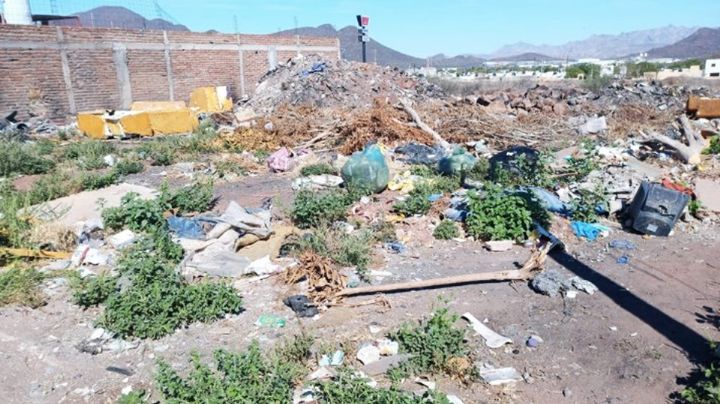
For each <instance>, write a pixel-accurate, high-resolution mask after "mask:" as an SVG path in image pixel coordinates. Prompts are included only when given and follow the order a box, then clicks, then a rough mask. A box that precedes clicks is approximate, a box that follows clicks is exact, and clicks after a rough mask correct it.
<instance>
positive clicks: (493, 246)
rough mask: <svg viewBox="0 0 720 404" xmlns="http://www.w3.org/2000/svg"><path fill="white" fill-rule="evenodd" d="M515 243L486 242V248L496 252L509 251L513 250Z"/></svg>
mask: <svg viewBox="0 0 720 404" xmlns="http://www.w3.org/2000/svg"><path fill="white" fill-rule="evenodd" d="M513 245H515V242H514V241H513V240H498V241H486V242H485V247H487V249H488V250H490V251H494V252H501V251H509V250H511V249H512V247H513Z"/></svg>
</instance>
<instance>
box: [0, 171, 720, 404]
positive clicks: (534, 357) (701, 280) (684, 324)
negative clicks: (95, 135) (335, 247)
mask: <svg viewBox="0 0 720 404" xmlns="http://www.w3.org/2000/svg"><path fill="white" fill-rule="evenodd" d="M291 179H292V176H290V175H288V174H282V175H278V174H263V175H259V176H255V177H245V178H243V179H242V180H240V181H237V182H232V183H220V184H217V186H216V194H217V195H218V196H219V197H220V200H219V203H218V206H217V209H222V207H223V206H224V205H225V204H227V203H228V202H229V201H230V200H236V201H238V202H239V203H241V204H244V205H246V206H253V205H257V204H258V203H259V202H260V200H262V198H264V197H268V196H270V197H272V196H278V198H276V201H277V202H276V209H278V210H282V209H283V205H284V206H289V203H290V198H291V192H290V186H289V184H290V181H291ZM133 182H136V183H143V182H145V183H147V182H146V181H144V180H141V179H140V178H137V179H136V180H135V181H133ZM151 182H152V181H151ZM419 228H420V227H417V226H416V227H413V228H412V229H414V230H417V229H419ZM405 230H411V229H410V228H408V229H405ZM427 232H428V233H430V230H427ZM615 239H625V240H630V241H632V242H633V243H635V245H636V246H637V248H636V249H634V250H631V251H619V250H616V249H612V248H609V247H608V243H609V242H610V241H612V240H615ZM564 241H565V242H566V243H567V250H566V251H564V252H563V251H560V250H556V251H555V252H554V253H553V254H552V256H551V258H550V259H549V260H548V262H547V265H546V267H547V268H548V269H556V270H557V271H559V272H560V273H562V274H563V275H566V276H568V277H570V276H574V275H578V276H580V277H582V278H584V279H587V280H590V281H592V282H593V283H594V284H595V285H596V286H598V287H599V289H600V291H599V292H597V293H595V294H594V295H587V294H585V293H582V292H580V293H579V294H578V295H577V297H576V298H575V299H564V298H562V297H560V296H558V297H548V296H544V295H540V294H538V293H536V292H534V291H533V290H532V289H531V288H530V287H529V286H528V285H527V284H526V283H524V282H518V283H514V284H512V283H508V282H497V283H486V284H474V285H463V286H457V287H448V288H438V289H432V290H419V291H410V292H404V293H397V294H389V295H386V296H385V298H386V299H387V301H388V302H389V303H390V306H391V307H390V309H389V310H387V309H383V307H381V306H379V305H364V306H359V307H350V306H351V305H352V304H353V303H360V302H364V301H367V300H368V299H369V298H371V297H369V296H358V297H353V298H349V299H347V300H346V301H345V306H343V307H332V308H330V309H329V310H328V311H326V312H324V313H322V314H321V315H320V316H319V318H317V319H298V318H295V316H294V314H293V313H292V311H291V310H290V309H288V308H287V307H285V306H284V305H283V304H282V302H281V300H282V297H284V296H286V295H288V294H290V293H291V292H292V290H291V289H289V288H288V287H287V286H285V285H282V284H281V283H280V282H279V280H277V279H275V278H273V277H271V278H268V279H264V280H260V281H257V282H253V283H249V282H245V283H242V284H241V287H240V292H241V294H242V296H243V299H244V307H245V311H244V312H243V313H241V314H239V315H233V316H228V317H227V318H225V319H223V320H220V321H217V322H215V323H211V324H194V325H192V326H190V327H189V328H187V329H182V330H178V331H176V332H175V333H174V334H172V335H170V336H167V337H165V338H162V339H160V340H157V341H149V340H148V341H142V342H141V343H140V345H139V347H138V348H136V349H131V350H127V351H124V352H121V353H112V352H104V353H101V354H99V355H95V356H92V355H90V354H87V353H82V352H80V351H79V350H78V349H77V348H76V346H77V345H78V343H80V342H81V341H82V340H83V339H86V338H88V337H89V336H90V334H91V333H92V331H93V328H94V327H93V320H94V319H95V318H96V317H97V315H98V313H99V310H98V309H94V310H82V309H81V308H80V307H78V306H76V305H74V304H72V303H70V297H69V292H68V287H67V285H66V284H65V283H64V282H62V281H60V280H55V281H49V282H48V284H47V285H45V288H44V289H45V291H46V293H47V294H48V304H47V305H46V306H43V307H41V308H39V309H35V310H32V309H27V308H19V307H5V308H2V309H0V324H2V328H0V358H1V362H2V367H1V368H0V394H1V395H2V397H3V402H7V403H60V402H62V403H76V402H80V403H82V402H90V403H105V402H114V401H115V400H116V399H117V397H118V396H119V395H120V394H121V390H122V389H123V388H126V387H127V386H131V387H132V388H133V389H135V390H138V389H149V390H152V380H153V374H154V370H155V363H156V361H157V360H158V359H160V358H162V359H164V360H166V361H168V362H169V363H170V364H171V365H172V366H173V367H175V368H177V369H187V366H188V359H189V354H190V353H191V352H199V353H201V354H202V355H203V356H204V358H206V359H207V358H209V355H210V353H211V352H212V351H213V350H214V349H216V348H226V349H231V350H241V349H243V348H245V347H246V346H247V345H248V344H249V343H250V342H251V341H252V340H258V341H259V342H260V344H261V346H262V347H264V348H268V347H270V346H272V345H273V344H275V343H277V342H278V341H281V340H282V339H283V338H285V337H292V336H293V335H297V334H299V333H300V332H301V331H304V332H307V333H311V334H313V335H315V336H316V337H317V338H318V341H320V342H322V343H323V344H326V345H332V344H336V345H338V346H339V345H340V344H345V345H343V346H348V345H347V343H348V342H353V343H359V342H362V341H364V340H370V339H376V338H379V337H381V336H382V334H383V333H385V332H388V331H391V330H393V329H394V328H395V327H397V326H398V325H399V324H401V323H403V322H408V321H411V322H415V321H417V320H419V319H421V318H423V317H424V316H428V315H429V314H430V313H431V312H432V309H433V307H436V306H438V305H441V304H447V305H448V306H449V307H450V308H451V309H452V310H453V311H455V312H457V313H459V314H462V313H465V312H469V313H472V314H473V315H475V317H477V318H479V319H480V320H484V319H487V323H486V324H487V325H488V326H489V327H490V328H492V329H494V330H496V331H497V332H499V333H501V334H503V335H505V336H507V337H509V338H511V339H512V340H513V342H514V343H513V344H512V345H506V346H505V347H502V348H498V349H490V348H487V347H486V346H485V345H484V342H483V341H482V339H481V338H480V337H479V336H474V335H473V333H472V331H469V332H468V336H469V337H470V339H471V346H472V347H473V349H474V352H473V357H474V358H475V359H476V360H477V362H480V363H489V364H492V365H494V366H496V367H505V366H512V367H515V368H516V369H518V371H519V372H520V373H521V374H523V377H524V381H521V382H519V383H517V384H516V385H515V386H513V387H492V386H488V385H486V384H484V383H482V382H475V383H473V384H472V385H469V386H468V385H462V384H461V383H459V382H457V381H454V380H448V379H447V378H444V377H441V376H437V377H435V378H434V379H433V380H435V381H437V383H438V386H437V388H438V389H440V390H441V391H443V392H446V393H452V394H456V395H457V396H458V397H460V398H461V399H462V400H463V401H464V402H465V403H485V402H511V403H556V402H567V403H641V402H642V403H650V402H667V401H669V400H671V398H670V397H671V395H672V394H673V393H674V392H676V391H679V390H681V389H682V387H683V378H685V377H687V376H688V375H690V374H691V372H692V371H693V369H694V368H695V367H696V364H697V363H698V362H699V361H702V360H704V359H706V358H707V355H708V352H707V351H708V348H707V344H706V340H717V339H718V337H720V332H719V330H718V317H716V315H717V314H716V312H715V311H714V310H715V309H717V302H718V300H719V299H720V292H718V291H719V290H720V289H719V288H718V284H719V283H720V268H718V266H720V263H719V262H718V257H719V256H720V255H719V254H718V252H717V251H718V250H719V249H720V240H718V235H717V232H716V230H715V229H713V228H712V227H710V225H708V224H705V223H702V222H699V221H693V222H689V223H684V222H681V223H679V224H678V226H677V227H676V228H675V233H674V235H672V236H671V237H669V238H648V239H646V238H643V237H641V236H638V235H633V234H630V233H627V232H625V231H623V230H621V229H617V228H615V229H613V231H612V233H611V234H610V236H609V237H608V238H606V239H601V240H598V241H595V242H581V241H578V240H577V239H575V238H574V237H569V238H568V239H566V240H564ZM376 253H377V254H376V255H377V257H378V258H377V259H376V263H375V264H374V265H373V266H372V268H371V269H373V270H378V271H379V270H381V271H387V272H389V273H390V274H383V273H380V274H381V275H383V276H382V277H377V276H374V277H373V282H376V283H390V282H399V281H407V280H415V279H430V278H435V277H441V276H448V275H459V274H466V273H472V272H478V271H494V270H501V269H511V268H513V267H514V265H516V264H517V263H521V262H523V261H524V260H525V258H527V256H528V255H529V249H528V248H524V247H522V246H515V247H514V248H513V249H512V250H511V251H508V252H489V251H487V250H485V249H484V248H482V246H481V244H480V243H477V242H472V241H464V242H459V241H437V240H434V239H432V237H427V238H424V237H423V238H414V239H412V240H411V241H410V242H409V243H408V250H407V251H406V252H404V253H403V254H400V255H398V254H393V253H390V252H388V251H385V250H383V249H382V248H381V247H377V251H376ZM620 255H627V257H628V259H629V261H628V263H627V264H619V263H617V258H618V257H619V256H620ZM706 308H709V309H706ZM708 310H709V311H708ZM261 314H276V315H280V316H282V317H284V318H285V319H286V320H287V325H286V326H285V327H284V328H279V329H273V328H267V327H261V326H257V325H256V324H255V322H256V320H257V319H258V317H259V316H260V315H261ZM370 325H373V326H375V327H379V328H380V329H381V331H379V332H378V333H376V334H372V333H371V331H370V328H369V326H370ZM458 325H460V326H465V325H466V322H465V321H464V320H459V321H458ZM375 327H373V328H375ZM530 335H538V336H540V337H541V338H542V340H543V342H542V343H541V344H540V346H539V347H538V348H528V347H527V346H526V343H525V342H526V340H527V338H528V337H529V336H530ZM350 346H352V344H351V345H350ZM355 346H356V345H355ZM348 359H350V360H351V361H352V360H354V354H351V353H349V354H348ZM405 387H406V388H407V389H409V390H420V389H421V388H422V387H421V386H420V385H418V384H415V383H413V382H412V381H409V382H407V383H406V385H405ZM153 398H158V395H157V393H155V394H154V395H153Z"/></svg>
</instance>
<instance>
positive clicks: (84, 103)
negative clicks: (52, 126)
mask: <svg viewBox="0 0 720 404" xmlns="http://www.w3.org/2000/svg"><path fill="white" fill-rule="evenodd" d="M339 52H340V50H339V46H338V41H337V40H336V39H334V38H312V37H294V36H290V37H278V36H268V35H228V34H204V33H195V32H176V31H168V32H164V31H143V30H120V29H103V28H76V27H57V26H20V25H0V115H3V116H4V115H5V114H8V113H10V112H12V111H14V110H17V111H19V112H20V116H19V118H20V119H26V118H27V117H28V116H29V115H31V114H35V115H41V116H46V117H48V118H51V119H54V120H62V119H64V118H67V117H68V116H69V115H73V114H74V113H75V112H77V111H84V110H93V109H104V108H115V109H121V108H122V107H123V106H126V105H129V103H130V102H132V101H149V100H169V99H175V100H185V101H187V99H188V98H189V95H190V92H191V91H192V90H193V89H194V88H197V87H201V86H227V87H228V90H229V93H230V95H231V96H232V97H234V98H238V97H240V96H242V95H243V94H252V92H253V91H254V89H255V86H256V84H257V81H258V79H259V78H260V77H261V76H262V75H264V74H265V73H266V72H267V70H268V69H269V68H270V63H271V61H273V60H274V61H276V62H284V61H285V60H287V59H289V58H291V57H293V56H295V55H297V54H298V53H302V54H313V53H317V54H320V55H322V56H324V57H325V58H328V59H331V60H336V59H337V58H338V57H339Z"/></svg>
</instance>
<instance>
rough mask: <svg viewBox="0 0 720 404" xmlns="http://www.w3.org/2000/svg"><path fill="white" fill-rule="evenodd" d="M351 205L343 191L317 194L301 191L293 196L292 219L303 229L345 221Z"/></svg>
mask: <svg viewBox="0 0 720 404" xmlns="http://www.w3.org/2000/svg"><path fill="white" fill-rule="evenodd" d="M351 203H352V198H351V197H350V195H349V194H348V193H346V192H343V191H334V192H328V193H317V192H313V191H311V190H301V191H300V192H298V193H297V195H295V202H294V203H293V209H292V218H293V221H294V222H295V224H296V225H297V226H298V227H300V228H303V229H306V228H309V227H318V226H320V225H323V224H329V223H333V222H336V221H339V220H345V218H346V216H347V209H348V207H349V206H350V204H351Z"/></svg>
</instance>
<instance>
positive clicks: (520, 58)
mask: <svg viewBox="0 0 720 404" xmlns="http://www.w3.org/2000/svg"><path fill="white" fill-rule="evenodd" d="M550 60H558V58H556V57H552V56H548V55H543V54H542V53H535V52H525V53H521V54H519V55H515V56H506V57H499V58H493V59H490V61H492V62H527V61H535V62H542V61H550Z"/></svg>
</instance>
